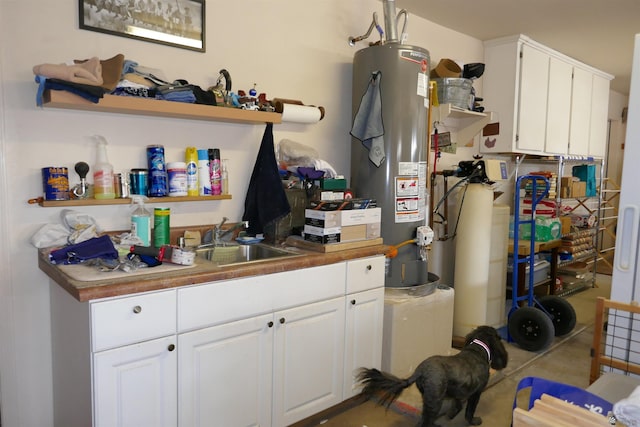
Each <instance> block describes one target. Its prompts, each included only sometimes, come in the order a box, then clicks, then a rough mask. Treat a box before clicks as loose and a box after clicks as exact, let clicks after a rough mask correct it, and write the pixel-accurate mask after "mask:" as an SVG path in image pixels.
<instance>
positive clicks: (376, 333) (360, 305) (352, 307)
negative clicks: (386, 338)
mask: <svg viewBox="0 0 640 427" xmlns="http://www.w3.org/2000/svg"><path fill="white" fill-rule="evenodd" d="M383 316H384V288H378V289H371V290H368V291H364V292H358V293H354V294H349V295H347V301H346V316H345V318H346V322H347V324H346V327H345V331H346V332H345V334H346V336H345V351H344V399H345V400H346V399H348V398H350V397H353V396H355V395H356V394H358V393H359V392H360V387H359V386H358V384H357V383H356V378H355V374H356V373H357V370H358V369H359V368H376V369H380V367H381V365H382V328H383Z"/></svg>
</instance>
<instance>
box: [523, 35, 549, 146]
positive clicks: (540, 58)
mask: <svg viewBox="0 0 640 427" xmlns="http://www.w3.org/2000/svg"><path fill="white" fill-rule="evenodd" d="M521 52H522V61H521V65H520V97H519V100H518V103H519V114H518V132H517V142H516V146H517V148H518V149H520V150H524V151H528V152H531V151H542V150H543V148H544V140H545V136H546V120H547V98H548V97H547V87H548V84H549V55H548V54H546V53H545V52H542V51H540V50H538V49H536V48H534V47H531V46H528V45H526V44H523V45H522V50H521Z"/></svg>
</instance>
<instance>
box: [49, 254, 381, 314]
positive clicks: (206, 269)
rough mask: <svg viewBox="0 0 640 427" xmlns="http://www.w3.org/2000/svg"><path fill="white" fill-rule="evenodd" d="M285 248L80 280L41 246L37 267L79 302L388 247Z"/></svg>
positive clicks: (312, 263)
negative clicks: (278, 253)
mask: <svg viewBox="0 0 640 427" xmlns="http://www.w3.org/2000/svg"><path fill="white" fill-rule="evenodd" d="M287 249H289V250H291V251H295V252H298V253H299V254H300V255H299V256H292V257H288V258H279V259H274V260H272V261H262V262H257V263H254V264H243V265H235V266H233V265H230V266H226V267H219V266H217V265H216V264H213V263H208V262H204V263H198V262H196V265H195V266H194V267H191V268H185V269H183V270H182V269H179V270H172V271H163V272H160V273H154V272H153V270H152V269H150V271H149V273H148V274H137V275H132V276H131V277H124V278H116V279H113V278H111V279H109V278H105V280H97V281H80V280H75V279H73V278H72V277H71V276H69V275H68V274H66V273H65V272H64V271H63V270H62V269H61V268H60V267H59V266H57V265H53V264H51V263H50V262H49V260H48V253H47V251H45V250H40V251H38V267H39V268H40V270H42V271H43V272H44V273H45V274H46V275H47V276H49V278H50V279H51V280H53V281H54V282H56V283H57V284H58V285H60V286H62V287H63V288H64V289H65V290H66V291H67V292H69V293H70V294H71V295H72V296H73V297H74V298H75V299H77V300H78V301H81V302H83V301H89V300H93V299H99V298H106V297H114V296H121V295H128V294H134V293H139V292H148V291H157V290H162V289H170V288H176V287H180V286H188V285H195V284H199V283H207V282H214V281H218V280H228V279H235V278H239V277H247V276H260V275H263V274H272V273H280V272H284V271H291V270H298V269H301V268H308V267H316V266H321V265H328V264H334V263H337V262H341V261H347V260H350V259H356V258H364V257H369V256H374V255H383V254H385V253H386V251H387V250H388V246H386V245H382V244H378V245H374V246H366V247H361V248H356V249H347V250H343V251H336V252H327V253H318V252H312V251H308V250H304V249H300V248H293V247H287ZM87 268H89V267H87ZM107 274H109V273H105V275H107Z"/></svg>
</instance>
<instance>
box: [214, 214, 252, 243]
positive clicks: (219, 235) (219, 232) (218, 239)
mask: <svg viewBox="0 0 640 427" xmlns="http://www.w3.org/2000/svg"><path fill="white" fill-rule="evenodd" d="M228 219H229V218H227V217H226V216H225V217H223V218H222V222H221V223H220V224H219V225H216V226H214V227H213V243H214V245H215V246H224V245H225V243H226V242H227V241H228V239H227V240H224V237H225V236H227V235H229V234H232V233H233V232H234V231H236V230H238V229H241V228H243V229H244V228H247V227H249V221H241V222H239V223H237V224H236V225H234V226H233V227H231V228H228V229H226V230H223V229H222V226H223V225H224V223H225V222H227V220H228Z"/></svg>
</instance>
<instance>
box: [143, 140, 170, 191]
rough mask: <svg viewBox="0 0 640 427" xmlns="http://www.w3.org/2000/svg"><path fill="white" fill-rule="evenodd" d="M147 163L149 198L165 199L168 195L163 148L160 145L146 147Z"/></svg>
mask: <svg viewBox="0 0 640 427" xmlns="http://www.w3.org/2000/svg"><path fill="white" fill-rule="evenodd" d="M147 162H148V164H149V189H148V190H147V191H148V194H149V197H165V196H167V195H168V194H169V190H168V188H167V182H168V178H167V168H166V167H165V162H164V147H163V146H162V145H149V146H147Z"/></svg>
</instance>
